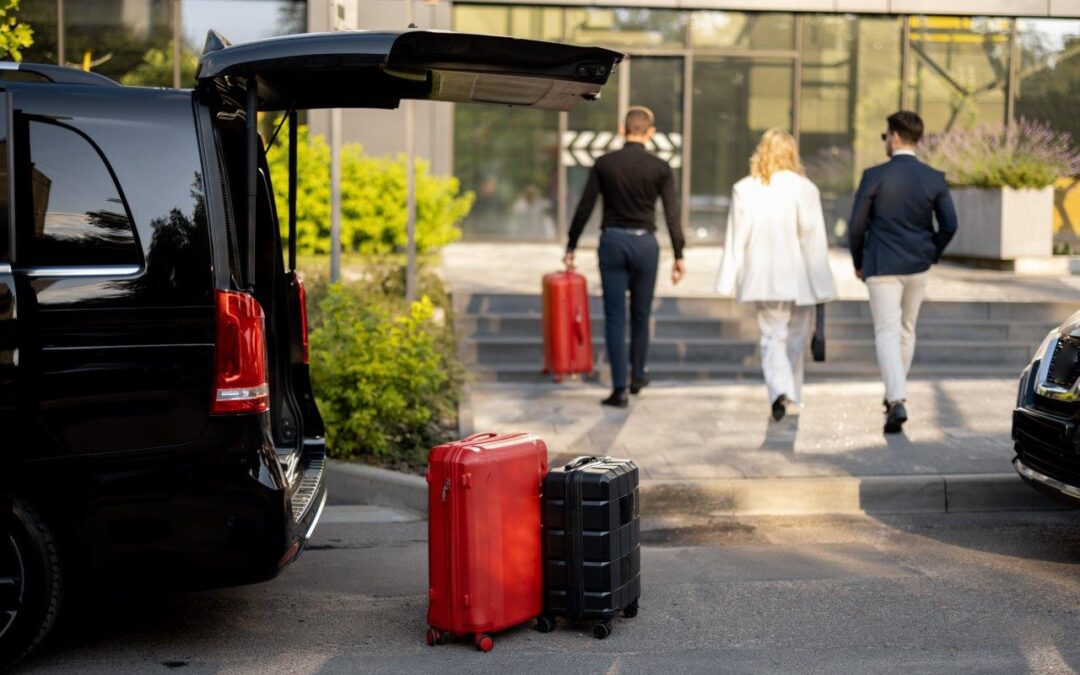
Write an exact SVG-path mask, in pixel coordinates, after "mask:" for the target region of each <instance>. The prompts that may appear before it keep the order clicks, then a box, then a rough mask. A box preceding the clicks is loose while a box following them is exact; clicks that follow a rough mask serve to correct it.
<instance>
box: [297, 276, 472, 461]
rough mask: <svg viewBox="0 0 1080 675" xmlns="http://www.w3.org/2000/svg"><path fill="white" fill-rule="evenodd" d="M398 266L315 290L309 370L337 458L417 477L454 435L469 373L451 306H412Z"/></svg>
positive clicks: (426, 301)
mask: <svg viewBox="0 0 1080 675" xmlns="http://www.w3.org/2000/svg"><path fill="white" fill-rule="evenodd" d="M390 267H391V265H389V264H387V265H385V266H378V267H376V268H375V270H374V272H373V275H372V277H371V278H369V279H365V280H363V281H359V282H352V283H348V284H333V285H329V286H327V285H326V284H325V282H324V281H322V280H321V279H316V282H315V283H314V284H312V286H311V298H312V301H311V303H310V304H309V306H311V307H312V309H313V311H312V313H311V326H312V328H311V372H312V378H313V385H314V388H315V396H316V398H317V399H318V401H319V409H320V410H321V412H322V415H323V418H324V421H325V423H326V430H327V443H328V446H329V448H330V454H331V455H332V456H334V457H339V458H346V459H361V460H364V461H366V462H371V463H375V464H381V465H386V466H391V467H394V468H405V469H416V468H418V467H421V466H423V464H424V463H425V460H426V455H427V451H428V449H429V448H430V447H432V446H434V445H437V444H439V443H442V442H444V441H446V440H448V439H449V438H450V437H451V436H452V435H453V433H454V432H455V431H456V418H457V402H458V392H459V387H460V380H461V368H460V366H459V364H458V362H457V358H456V355H455V349H454V340H453V332H452V329H451V327H450V325H449V318H448V315H447V310H446V308H445V306H442V307H440V306H437V304H436V302H434V301H433V299H432V297H431V296H428V295H424V296H423V297H422V298H421V299H420V300H419V301H417V302H415V303H412V305H411V306H407V305H406V303H405V302H404V300H402V299H401V295H400V293H398V292H397V283H398V282H397V280H396V277H397V276H398V275H397V274H396V271H397V270H396V267H395V269H394V273H388V272H387V270H389V269H390ZM433 279H434V277H433V275H428V276H427V277H426V283H425V285H432V284H436V283H437V280H435V281H433ZM388 291H389V293H388ZM445 299H446V295H445V292H443V294H442V297H441V298H440V297H438V296H436V300H440V301H445Z"/></svg>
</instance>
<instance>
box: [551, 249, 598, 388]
mask: <svg viewBox="0 0 1080 675" xmlns="http://www.w3.org/2000/svg"><path fill="white" fill-rule="evenodd" d="M592 371H593V348H592V325H591V324H590V323H589V294H588V291H587V290H586V288H585V277H583V276H581V275H580V274H578V273H577V272H574V271H572V270H568V271H566V272H553V273H551V274H545V275H544V374H545V375H554V376H555V381H556V382H560V381H562V376H563V375H570V374H574V373H585V374H587V375H588V374H592Z"/></svg>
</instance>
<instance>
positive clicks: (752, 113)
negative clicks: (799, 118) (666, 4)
mask: <svg viewBox="0 0 1080 675" xmlns="http://www.w3.org/2000/svg"><path fill="white" fill-rule="evenodd" d="M794 71H795V69H794V64H793V62H792V61H791V60H790V59H777V58H762V57H741V56H740V57H701V58H695V59H694V64H693V87H694V91H693V111H692V112H693V132H692V133H693V139H694V152H693V154H692V156H691V167H690V223H689V227H688V228H687V229H688V232H687V234H688V239H689V240H690V241H697V242H723V239H724V234H725V231H726V227H727V213H728V205H729V204H730V200H731V188H732V186H733V185H734V184H735V183H736V182H737V181H738V180H740V179H741V178H743V177H744V176H746V175H747V174H748V173H749V172H750V155H751V154H752V153H753V151H754V148H755V147H756V146H757V143H758V140H759V139H760V138H761V135H762V133H764V132H765V131H766V130H767V129H770V128H773V127H778V128H781V129H786V130H788V131H791V129H792V92H793V86H792V85H793V78H794Z"/></svg>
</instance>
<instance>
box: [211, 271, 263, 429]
mask: <svg viewBox="0 0 1080 675" xmlns="http://www.w3.org/2000/svg"><path fill="white" fill-rule="evenodd" d="M216 298H217V348H216V354H215V364H216V373H215V375H214V401H213V403H212V404H211V406H210V413H211V414H213V415H234V414H238V413H259V412H263V411H264V410H268V409H269V408H270V387H269V386H268V385H267V383H266V329H265V327H264V325H263V322H264V319H263V310H262V307H260V306H259V302H258V301H257V300H256V299H255V298H254V297H252V296H251V295H248V294H247V293H239V292H236V291H217V292H216Z"/></svg>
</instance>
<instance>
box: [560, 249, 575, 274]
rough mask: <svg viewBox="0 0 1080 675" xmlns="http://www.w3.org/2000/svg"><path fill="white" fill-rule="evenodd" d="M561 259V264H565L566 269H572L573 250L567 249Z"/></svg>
mask: <svg viewBox="0 0 1080 675" xmlns="http://www.w3.org/2000/svg"><path fill="white" fill-rule="evenodd" d="M562 261H563V264H564V265H566V269H568V270H572V269H574V252H573V251H567V252H566V255H564V256H563V259H562Z"/></svg>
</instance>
